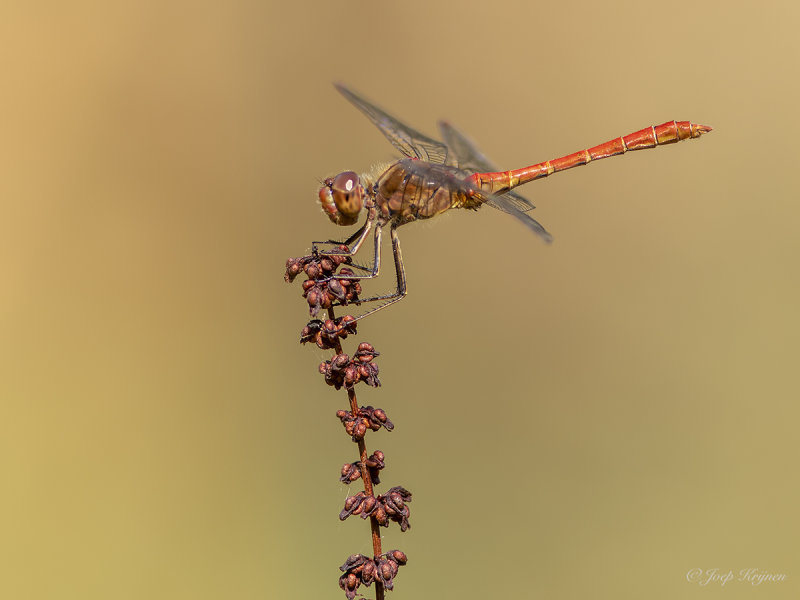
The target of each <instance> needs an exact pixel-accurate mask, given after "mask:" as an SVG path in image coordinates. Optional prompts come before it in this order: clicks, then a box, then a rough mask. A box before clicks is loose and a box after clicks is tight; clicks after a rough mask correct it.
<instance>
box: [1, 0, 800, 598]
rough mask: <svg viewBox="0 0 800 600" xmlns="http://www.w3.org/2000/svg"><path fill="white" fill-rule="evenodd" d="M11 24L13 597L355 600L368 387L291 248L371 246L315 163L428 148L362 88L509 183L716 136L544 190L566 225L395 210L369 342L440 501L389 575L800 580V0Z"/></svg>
mask: <svg viewBox="0 0 800 600" xmlns="http://www.w3.org/2000/svg"><path fill="white" fill-rule="evenodd" d="M0 13H2V15H1V18H0V39H2V42H0V44H2V46H3V50H2V52H1V53H0V67H2V73H3V91H2V94H0V131H2V143H0V153H2V156H0V160H2V163H1V164H2V165H3V168H2V172H3V175H2V177H0V202H2V219H0V247H1V248H2V249H1V250H0V261H1V264H0V268H1V269H2V289H1V290H0V327H2V330H1V331H0V335H1V336H2V344H0V350H1V351H2V359H1V360H0V368H1V369H2V372H3V373H2V377H0V398H1V399H2V401H1V402H0V476H1V477H2V487H3V492H2V494H1V495H0V498H1V499H0V531H2V536H1V537H0V539H1V540H2V541H0V597H3V598H20V599H23V598H25V599H27V598H31V599H39V598H59V599H62V600H63V599H67V598H81V599H95V598H97V599H100V598H103V599H107V598H114V599H119V600H122V599H137V600H139V599H142V598H192V599H200V598H203V599H204V598H209V599H211V598H242V599H245V598H253V599H255V598H277V597H289V596H290V595H291V596H294V597H309V598H310V597H313V598H342V597H343V595H342V592H341V591H340V590H339V589H338V587H337V584H336V581H337V577H338V575H339V571H338V569H337V567H338V566H339V565H340V564H342V563H343V562H344V560H345V558H346V557H347V556H348V555H350V554H352V553H356V552H363V553H369V552H370V544H369V527H368V525H367V523H366V522H364V521H361V520H359V519H351V520H348V521H346V522H344V523H341V522H339V521H338V519H337V515H338V512H339V510H340V509H341V506H342V504H343V502H344V500H345V498H346V496H347V495H348V494H351V493H354V492H355V490H356V489H357V488H358V486H357V485H355V486H354V487H353V490H351V489H350V488H348V487H346V486H343V485H342V484H340V483H339V482H338V480H337V478H338V471H339V468H340V466H341V465H342V463H345V462H349V461H351V460H355V448H354V446H353V445H352V444H351V443H350V441H349V439H348V438H347V436H346V435H345V434H344V432H343V430H342V427H341V425H340V424H339V422H338V421H337V419H336V418H335V416H334V412H335V411H336V410H337V409H338V408H341V407H343V406H345V403H346V395H345V394H344V392H338V393H337V392H335V391H333V390H332V389H331V388H328V387H327V386H325V385H324V383H323V381H322V379H321V377H320V376H319V375H318V374H317V365H318V363H319V362H320V361H322V360H325V359H326V358H328V357H329V356H330V352H323V351H320V350H318V349H316V348H312V347H301V346H300V345H299V344H298V343H297V340H298V336H299V332H300V329H301V328H302V327H303V325H304V324H305V323H306V322H307V321H308V319H309V316H308V311H307V306H306V305H305V303H304V301H303V299H302V298H301V297H300V293H301V288H300V282H299V281H297V282H295V283H294V284H292V285H287V284H285V283H284V281H283V269H284V263H285V260H286V259H287V258H288V257H290V256H300V255H303V254H305V253H307V251H308V250H309V247H310V242H311V240H313V239H326V238H328V237H331V236H341V235H345V234H346V233H347V232H349V231H352V230H347V232H345V231H344V230H340V229H339V228H337V227H336V226H334V225H332V224H331V223H330V222H328V220H327V219H326V218H325V217H324V216H323V215H322V214H321V213H320V209H319V206H318V203H317V200H316V189H317V187H318V185H319V181H320V180H321V179H322V178H324V177H326V176H329V175H332V174H335V173H337V172H339V171H341V170H345V169H354V170H357V171H368V170H369V169H370V168H371V166H373V165H375V164H380V163H385V162H386V161H390V160H392V159H393V158H394V157H395V156H397V154H396V153H395V151H394V149H393V148H392V147H391V146H390V145H389V144H388V143H387V142H386V140H384V139H383V137H382V136H381V135H380V133H379V132H378V131H377V130H376V129H375V128H374V127H373V126H372V125H371V124H370V123H369V122H368V121H367V120H366V119H365V118H364V117H363V115H361V114H360V113H358V111H356V110H355V109H354V108H353V107H352V106H350V105H349V104H348V103H347V102H346V101H345V100H344V99H343V98H342V97H340V96H339V95H338V93H337V92H336V91H335V90H334V88H333V86H332V85H331V83H332V82H333V81H344V82H347V83H348V84H349V85H350V86H352V87H353V88H354V89H355V90H358V91H359V92H361V93H363V94H364V96H365V97H367V98H368V99H370V100H372V101H374V102H375V103H376V104H378V105H380V106H382V107H384V108H385V109H386V110H387V111H388V112H390V113H391V114H394V115H397V116H398V117H400V118H401V119H402V120H404V121H406V122H408V123H409V124H411V125H412V126H414V127H417V128H418V129H420V130H422V131H424V132H426V133H428V134H429V135H436V120H437V119H439V118H447V119H449V120H451V121H452V122H453V123H454V124H455V125H456V126H458V127H459V128H460V129H462V130H463V131H465V132H466V133H468V134H469V135H470V136H471V137H472V138H473V139H475V140H476V141H477V143H478V144H479V145H480V147H481V149H482V150H483V151H484V152H485V153H486V154H487V156H489V157H491V158H492V160H493V161H494V162H496V163H497V165H498V166H499V167H501V168H516V167H520V166H523V165H526V164H530V163H533V162H538V161H542V160H546V159H550V158H555V157H558V156H562V155H564V154H567V153H570V152H574V151H576V150H579V149H583V148H586V147H588V146H592V145H595V144H598V143H600V142H603V141H606V140H608V139H610V138H612V137H615V136H619V135H624V134H627V133H630V132H631V131H634V130H637V129H640V128H642V127H645V126H647V125H649V124H657V123H661V122H664V121H666V120H669V119H679V120H681V119H690V120H692V121H695V122H698V123H705V124H709V125H712V126H713V127H714V132H713V133H711V134H709V135H707V136H703V138H702V139H700V140H693V141H690V142H684V143H681V144H678V145H676V146H669V147H666V148H660V149H656V150H653V151H649V152H640V153H635V154H630V155H628V156H625V157H623V158H617V159H614V160H609V161H604V162H602V163H600V164H597V165H592V166H590V167H588V168H584V169H575V170H572V171H570V172H568V173H564V174H560V175H557V176H555V177H552V178H549V179H547V180H544V181H540V182H536V183H533V184H531V185H529V186H527V188H525V189H523V190H521V191H523V192H524V193H525V194H526V195H527V196H528V197H529V198H531V199H532V200H533V201H534V203H535V204H536V205H537V207H538V208H537V210H536V211H535V213H534V216H535V217H536V218H537V219H538V220H540V221H541V222H542V223H543V224H544V225H545V226H546V227H547V228H548V230H549V231H550V232H551V233H552V234H553V235H554V237H555V242H554V243H553V244H552V245H551V246H549V247H548V246H545V245H544V244H542V243H540V241H539V240H538V239H536V238H534V236H532V235H531V234H530V233H529V232H528V231H526V230H525V229H524V228H523V227H520V226H519V225H518V224H517V223H516V222H514V220H513V219H511V218H509V217H508V216H507V215H504V214H502V213H500V212H498V211H492V210H488V209H486V210H481V211H479V212H478V213H471V212H467V211H452V212H451V213H449V214H448V215H446V216H443V217H441V218H438V219H435V220H433V221H432V222H430V223H425V224H417V225H411V226H408V227H405V228H403V229H401V237H402V240H403V250H404V256H405V259H406V267H407V273H408V280H409V286H410V293H409V296H408V298H407V299H406V300H404V301H403V302H401V303H400V304H398V305H396V306H395V307H394V308H392V309H391V310H389V311H385V312H382V313H380V314H378V315H376V316H374V317H371V318H369V319H367V320H366V321H364V322H363V323H362V324H361V326H360V328H359V334H358V337H357V339H356V341H369V342H371V343H373V344H374V345H375V346H376V347H377V349H378V350H379V351H380V352H381V353H382V355H381V357H380V359H379V365H380V368H381V379H382V381H383V387H382V388H380V389H377V390H373V389H363V390H360V391H359V398H360V400H361V402H362V403H363V404H373V405H375V406H380V407H383V408H385V409H386V410H387V412H388V413H389V416H390V418H392V420H393V421H394V422H395V425H396V429H395V431H394V432H392V433H391V434H387V433H386V432H381V433H378V434H375V435H371V436H369V437H368V440H367V442H368V447H369V448H370V450H373V449H375V448H380V449H382V450H383V451H384V452H385V453H386V456H387V468H386V469H385V471H384V473H383V475H382V479H383V481H384V484H383V485H382V486H381V489H383V490H385V489H386V488H387V487H389V486H392V485H403V486H405V487H407V488H409V489H410V490H411V491H412V492H413V494H414V500H413V502H412V505H411V511H412V514H411V523H412V529H411V530H410V531H409V532H406V533H403V534H401V533H400V532H399V529H398V528H396V527H395V526H393V527H391V528H389V529H388V530H385V531H384V547H385V548H387V549H388V548H401V549H402V550H404V551H405V552H406V553H407V554H408V555H409V557H410V560H409V564H408V566H407V567H404V568H403V569H402V570H401V572H400V575H399V578H398V580H397V583H396V590H395V591H394V592H393V594H394V595H393V596H392V597H394V598H398V599H399V598H420V597H433V596H442V597H452V598H456V597H457V598H484V597H487V596H491V597H510V596H512V595H514V596H518V595H523V596H525V597H548V598H576V597H597V598H606V597H608V598H611V597H647V598H650V599H655V598H665V599H666V598H669V599H673V598H677V597H680V598H711V597H714V598H716V597H719V598H723V597H724V598H727V599H730V598H739V597H742V598H745V597H747V598H750V597H752V594H753V586H752V585H751V584H749V583H746V582H736V581H732V582H729V583H727V584H725V585H724V586H723V585H721V584H720V583H718V582H713V583H709V584H708V585H705V586H704V585H700V583H698V582H697V581H694V582H691V581H688V580H687V573H689V572H690V571H691V570H701V571H706V570H710V569H719V573H720V574H724V573H727V572H728V571H733V573H734V575H736V574H737V573H738V572H739V570H741V569H751V568H752V569H760V570H761V571H762V572H767V573H772V574H784V575H786V577H787V579H786V580H785V581H783V582H777V583H768V582H765V583H762V584H761V585H760V586H758V592H756V593H758V594H759V597H762V598H796V597H797V595H798V592H800V585H798V581H799V580H800V572H799V571H798V566H797V565H798V546H797V540H798V536H799V535H800V517H799V516H798V511H797V506H798V504H800V502H799V501H800V498H798V495H799V494H798V492H799V490H800V486H798V482H797V477H796V474H795V470H796V466H797V459H798V451H797V443H796V438H797V424H798V416H800V411H799V410H798V408H797V400H798V384H797V376H796V371H795V369H796V368H797V363H798V347H799V344H800V317H798V304H799V303H800V281H798V257H799V256H800V238H799V237H798V235H797V223H798V219H800V208H798V185H797V183H796V181H797V180H796V172H797V164H796V163H797V158H798V151H797V139H798V135H800V128H799V127H798V121H797V115H796V110H797V106H798V89H799V88H798V59H800V43H799V42H798V40H797V36H796V24H797V22H798V18H800V8H798V5H797V3H794V2H788V1H787V2H761V3H757V4H756V3H728V2H686V1H679V2H662V3H659V4H658V5H657V6H654V5H651V4H649V3H642V2H633V1H632V2H619V1H611V2H602V3H598V2H589V1H584V0H578V1H576V2H564V3H553V2H547V3H542V2H530V1H521V0H520V1H508V0H499V1H496V2H491V3H490V2H476V1H473V0H466V1H464V2H461V3H457V4H448V5H447V6H445V4H444V3H442V4H441V5H440V4H437V3H431V2H420V1H417V0H409V1H407V2H402V3H387V2H353V1H346V2H316V3H275V2H267V3H266V4H265V3H261V2H244V1H233V2H228V3H207V2H166V3H164V2H150V1H145V2H117V3H100V2H94V3H92V2H76V3H48V2H44V3H41V2H40V3H22V2H11V3H7V4H5V5H4V6H3V8H2V9H0ZM392 284H393V282H392V278H391V276H386V277H382V278H381V279H380V280H379V281H377V282H373V283H370V284H368V285H365V290H367V291H371V292H375V293H377V292H381V291H386V290H388V289H390V288H391V286H392ZM351 341H352V340H348V341H347V347H348V348H350V350H351V351H352V348H351V346H352V344H351ZM361 591H365V590H363V589H362V590H361ZM366 592H367V595H368V596H370V597H372V596H373V595H374V590H373V589H369V590H366Z"/></svg>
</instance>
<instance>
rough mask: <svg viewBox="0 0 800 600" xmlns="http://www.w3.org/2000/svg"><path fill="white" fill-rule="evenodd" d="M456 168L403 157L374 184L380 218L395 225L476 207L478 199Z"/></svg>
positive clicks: (461, 172)
mask: <svg viewBox="0 0 800 600" xmlns="http://www.w3.org/2000/svg"><path fill="white" fill-rule="evenodd" d="M465 175H466V174H465V173H464V171H461V170H460V169H458V168H456V167H451V166H447V165H439V164H434V163H429V162H426V161H422V160H414V159H410V158H404V159H402V160H399V161H397V162H396V163H394V164H393V165H392V166H390V167H389V168H388V169H386V171H384V172H383V174H382V175H381V176H380V178H378V181H377V182H376V184H375V204H376V206H377V208H378V213H379V215H380V219H381V220H382V221H384V222H388V221H393V222H394V223H396V224H397V225H402V224H404V223H410V222H412V221H416V220H418V219H430V218H431V217H435V216H436V215H438V214H441V213H443V212H444V211H446V210H448V209H450V208H477V207H478V206H479V205H480V203H481V202H480V200H479V199H478V197H477V196H474V195H473V193H471V192H472V190H471V189H470V186H468V185H467V182H466V180H465V179H464V176H465Z"/></svg>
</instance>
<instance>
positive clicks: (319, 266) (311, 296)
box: [285, 245, 411, 600]
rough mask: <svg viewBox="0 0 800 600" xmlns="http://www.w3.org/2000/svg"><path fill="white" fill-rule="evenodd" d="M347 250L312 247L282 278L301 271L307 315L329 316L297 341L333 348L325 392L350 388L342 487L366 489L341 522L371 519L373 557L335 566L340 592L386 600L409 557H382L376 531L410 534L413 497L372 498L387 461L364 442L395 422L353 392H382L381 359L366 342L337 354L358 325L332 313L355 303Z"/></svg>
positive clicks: (356, 287) (404, 493)
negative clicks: (369, 590) (360, 387)
mask: <svg viewBox="0 0 800 600" xmlns="http://www.w3.org/2000/svg"><path fill="white" fill-rule="evenodd" d="M337 252H339V253H341V254H336V253H337ZM347 252H348V249H347V246H344V245H340V246H336V247H335V248H334V249H333V251H332V252H329V253H320V252H317V251H316V249H315V250H314V253H313V254H312V255H311V256H304V257H301V258H291V259H289V260H288V261H287V262H286V274H285V280H286V281H287V282H292V281H294V279H295V278H296V277H297V276H298V275H300V274H301V273H304V274H305V275H306V277H307V279H306V280H305V281H304V282H303V284H302V285H303V297H304V298H305V299H306V302H307V303H308V306H309V312H310V313H311V316H312V317H316V316H317V315H318V314H319V312H320V311H321V310H326V311H327V313H328V318H327V319H324V320H323V319H318V318H314V319H313V320H311V321H310V322H309V323H308V324H306V326H305V327H303V330H302V331H301V332H300V342H301V343H302V344H309V343H313V344H315V345H316V346H317V347H318V348H320V349H321V350H334V352H335V354H334V355H333V356H332V357H331V358H330V359H328V360H325V361H323V362H322V363H320V365H319V372H320V374H322V376H323V377H324V379H325V383H327V384H328V385H329V386H331V387H333V388H334V389H336V390H339V389H341V388H344V389H345V390H347V394H348V400H349V410H345V409H341V410H338V411H336V416H337V417H338V418H339V420H340V421H341V422H342V425H343V426H344V429H345V431H346V432H347V434H348V435H349V436H350V438H351V439H352V440H353V441H354V442H356V443H357V444H358V448H359V460H356V461H354V462H350V463H346V464H345V465H344V466H342V468H341V470H340V474H339V481H340V482H342V483H344V484H346V485H349V484H351V483H353V482H355V481H357V480H359V479H362V480H363V483H364V491H359V492H356V493H355V494H353V495H352V496H350V497H348V498H347V500H346V501H345V505H344V508H343V509H342V511H341V512H340V513H339V518H340V519H341V520H343V521H344V520H345V519H347V518H348V517H349V516H350V515H359V516H360V517H361V518H362V519H364V520H369V522H370V529H371V535H372V544H373V550H374V558H369V557H367V556H364V555H362V554H354V555H352V556H351V557H350V558H348V559H347V561H346V562H345V564H344V565H342V566H341V567H340V570H341V571H342V575H341V577H339V586H340V587H341V588H342V589H343V590H344V592H345V596H346V597H347V599H348V600H353V599H354V598H355V597H356V595H357V593H356V591H357V590H358V588H359V587H360V586H361V585H364V586H367V587H369V586H371V585H372V584H373V583H375V597H376V600H383V598H384V591H385V590H391V589H393V588H394V578H395V577H396V575H397V573H398V570H399V568H400V566H401V565H405V564H406V562H407V560H408V559H407V557H406V555H405V554H404V553H403V552H401V551H400V550H391V551H389V552H385V553H384V552H382V550H381V535H380V529H379V528H380V527H388V526H389V523H391V522H395V523H397V524H398V525H399V526H400V531H401V532H404V531H407V530H408V529H410V528H411V524H410V523H409V520H408V519H409V515H410V514H411V513H410V510H409V507H408V503H409V502H410V501H411V492H409V491H408V490H407V489H405V488H404V487H402V486H394V487H392V488H389V489H388V490H387V491H386V492H384V493H383V494H377V493H374V492H373V489H374V488H373V486H374V485H378V484H380V477H379V473H380V471H381V470H382V469H383V468H384V467H385V466H386V457H385V455H384V453H383V452H381V451H380V450H375V451H374V452H373V453H372V454H371V455H369V456H368V455H367V450H366V444H365V441H364V440H365V437H366V435H367V432H369V431H373V432H377V431H379V430H381V429H385V430H386V431H392V430H393V429H394V424H393V423H392V421H391V420H389V417H388V416H387V415H386V412H385V411H384V410H383V409H381V408H374V407H372V406H359V404H358V401H357V398H356V394H355V388H356V384H358V383H361V382H363V383H366V384H367V386H369V387H370V388H378V387H380V385H381V382H380V379H378V373H379V370H378V365H377V363H376V360H375V359H376V358H377V357H378V356H380V353H379V352H378V351H377V350H375V348H374V347H373V346H372V344H369V343H367V342H361V343H359V344H358V346H357V348H356V351H355V353H353V354H352V355H349V354H346V353H345V352H344V351H343V350H342V341H343V340H346V339H347V337H348V336H350V335H356V333H357V331H356V329H357V328H356V325H357V320H356V318H355V317H353V316H351V315H345V316H342V317H336V316H335V315H334V314H333V307H334V306H344V305H348V304H360V301H359V294H360V293H361V285H360V283H359V282H358V280H357V279H349V278H348V277H349V276H353V270H352V269H350V268H349V267H347V266H343V265H350V264H352V261H351V258H350V256H349V255H347ZM358 268H362V267H358ZM337 269H338V272H337ZM367 301H369V300H367Z"/></svg>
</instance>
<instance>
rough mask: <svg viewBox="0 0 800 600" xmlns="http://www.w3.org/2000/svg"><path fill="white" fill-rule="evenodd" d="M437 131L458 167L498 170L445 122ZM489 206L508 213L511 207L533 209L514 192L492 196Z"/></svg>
mask: <svg viewBox="0 0 800 600" xmlns="http://www.w3.org/2000/svg"><path fill="white" fill-rule="evenodd" d="M439 130H440V131H441V132H442V139H443V140H444V142H445V144H447V148H448V149H449V150H450V152H451V153H452V154H453V155H454V156H455V159H456V160H457V161H458V167H459V168H460V169H463V170H465V171H468V172H470V173H494V172H496V171H497V170H498V169H497V168H496V167H495V166H494V165H493V164H492V163H490V162H489V159H488V158H486V157H485V156H484V155H483V153H481V151H480V150H478V149H477V148H476V147H475V144H473V143H472V142H471V141H470V140H469V138H467V137H466V136H465V135H464V134H463V133H461V132H460V131H458V129H456V128H455V127H453V126H452V125H451V124H450V123H448V122H447V121H439ZM487 204H488V205H489V206H492V207H494V208H497V209H500V210H502V211H503V212H507V213H510V212H511V207H513V208H514V209H515V210H518V211H522V212H526V211H529V210H531V209H533V208H534V206H533V204H532V203H531V202H530V201H529V200H528V199H527V198H525V197H524V196H520V195H519V194H517V193H515V192H506V193H505V194H499V195H495V196H492V199H491V200H489V201H487Z"/></svg>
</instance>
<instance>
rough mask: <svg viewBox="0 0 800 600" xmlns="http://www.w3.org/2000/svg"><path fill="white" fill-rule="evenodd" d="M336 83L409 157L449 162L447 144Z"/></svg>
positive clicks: (340, 90)
mask: <svg viewBox="0 0 800 600" xmlns="http://www.w3.org/2000/svg"><path fill="white" fill-rule="evenodd" d="M334 85H335V86H336V89H337V90H339V92H340V93H341V94H342V96H344V97H345V98H347V99H348V100H349V101H350V102H351V103H352V104H353V105H354V106H355V107H356V108H357V109H359V110H360V111H361V112H363V113H364V114H365V115H367V118H369V120H370V121H372V122H373V123H374V124H375V125H376V126H377V127H378V129H380V130H381V132H382V133H383V135H385V136H386V138H387V139H388V140H389V141H390V142H391V143H392V145H393V146H394V147H395V148H397V149H398V150H400V152H402V153H403V154H405V155H406V156H408V157H409V158H419V159H420V160H426V161H428V162H432V163H436V164H440V165H443V164H445V163H446V162H447V146H446V145H445V144H443V143H442V142H440V141H438V140H434V139H432V138H429V137H428V136H426V135H423V134H421V133H420V132H419V131H417V130H416V129H412V128H411V127H409V126H408V125H404V124H403V123H401V122H400V121H398V120H397V119H395V118H394V117H392V116H391V115H388V114H387V113H385V112H383V111H382V110H381V109H380V108H378V107H377V106H375V105H374V104H371V103H370V102H367V101H366V100H364V99H363V98H362V97H361V96H359V95H357V94H356V93H354V92H353V91H352V90H350V89H348V88H346V87H345V86H344V85H342V84H341V83H335V84H334Z"/></svg>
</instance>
